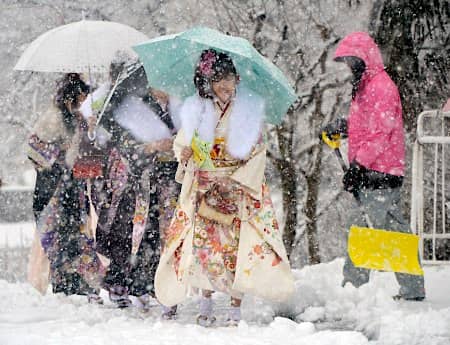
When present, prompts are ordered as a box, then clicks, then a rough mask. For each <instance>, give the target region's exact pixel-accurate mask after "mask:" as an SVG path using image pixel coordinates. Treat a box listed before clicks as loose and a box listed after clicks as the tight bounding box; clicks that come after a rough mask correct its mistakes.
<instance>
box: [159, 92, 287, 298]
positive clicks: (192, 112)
mask: <svg viewBox="0 0 450 345" xmlns="http://www.w3.org/2000/svg"><path fill="white" fill-rule="evenodd" d="M220 115H223V116H222V117H221V119H219V117H220ZM263 118H264V102H263V100H262V99H261V98H260V97H259V96H258V95H256V94H254V93H251V92H249V91H248V90H245V89H238V90H237V94H236V97H235V99H234V101H233V103H232V104H231V107H230V109H229V110H228V111H227V113H225V114H221V111H220V109H218V108H217V106H215V105H214V103H213V101H211V100H206V99H201V98H200V97H198V96H193V97H191V98H188V99H187V100H186V101H185V104H184V105H183V107H182V110H181V119H182V129H181V130H180V132H179V134H178V136H177V138H176V140H175V143H174V150H175V153H176V155H177V156H178V157H179V154H180V152H181V149H182V148H183V147H184V146H189V143H190V141H191V138H192V135H193V133H194V131H197V132H198V134H199V136H200V137H201V139H203V140H205V141H209V142H212V143H214V145H213V150H212V151H211V158H212V160H213V162H214V164H215V166H216V168H215V169H214V170H212V171H204V170H199V169H198V167H196V165H195V163H194V162H193V160H192V159H191V160H190V161H189V162H188V163H187V164H186V165H185V166H183V165H182V164H180V165H179V171H178V174H177V179H178V181H179V182H180V183H182V190H181V193H180V197H179V200H178V203H179V204H178V207H177V210H176V212H175V215H174V217H173V219H172V222H171V224H170V226H169V228H168V229H166V230H165V232H164V247H163V248H162V253H161V258H160V262H159V266H158V270H157V272H156V277H155V290H156V295H157V298H158V300H159V301H160V302H161V303H162V304H164V305H167V306H172V305H175V304H178V303H180V302H182V301H183V300H184V299H185V298H186V296H187V295H188V294H189V291H190V288H192V287H195V288H201V289H207V290H215V291H222V292H225V293H227V294H229V295H231V296H233V297H236V298H242V295H243V294H252V295H255V296H259V297H262V298H267V299H271V300H275V301H282V300H285V299H286V298H288V297H289V295H290V294H291V293H292V292H293V289H294V287H293V278H292V274H291V271H290V266H289V261H288V258H287V255H286V250H285V248H284V245H283V241H282V234H281V231H280V229H279V227H278V223H277V220H276V217H275V211H274V208H273V205H272V201H271V199H270V195H269V189H268V187H267V185H266V183H265V178H264V169H265V162H266V150H265V147H264V144H263V143H262V142H261V131H262V120H263ZM218 177H226V178H227V181H229V187H230V189H231V190H232V191H233V192H232V195H233V201H234V203H235V204H236V205H237V206H238V212H237V214H236V216H235V218H234V221H233V224H232V225H231V226H226V225H223V224H220V223H217V222H214V221H211V220H208V219H205V218H203V217H201V216H200V215H199V214H198V213H197V210H198V206H199V203H200V200H201V198H202V196H203V195H204V193H205V192H206V191H207V190H208V189H209V188H211V186H212V185H213V184H214V183H215V181H216V179H217V178H218Z"/></svg>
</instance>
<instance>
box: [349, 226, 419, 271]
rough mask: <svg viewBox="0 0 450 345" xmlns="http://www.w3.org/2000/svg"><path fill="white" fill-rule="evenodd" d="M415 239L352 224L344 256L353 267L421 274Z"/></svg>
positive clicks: (405, 234) (413, 236)
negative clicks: (346, 251) (348, 258)
mask: <svg viewBox="0 0 450 345" xmlns="http://www.w3.org/2000/svg"><path fill="white" fill-rule="evenodd" d="M418 249H419V236H417V235H413V234H408V233H403V232H396V231H388V230H381V229H372V228H365V227H358V226H356V225H352V226H351V227H350V233H349V237H348V248H347V250H348V255H349V257H350V259H351V260H352V262H353V264H354V265H355V266H356V267H361V268H368V269H373V270H380V271H389V272H398V273H408V274H413V275H423V270H422V267H421V265H420V262H419V252H418Z"/></svg>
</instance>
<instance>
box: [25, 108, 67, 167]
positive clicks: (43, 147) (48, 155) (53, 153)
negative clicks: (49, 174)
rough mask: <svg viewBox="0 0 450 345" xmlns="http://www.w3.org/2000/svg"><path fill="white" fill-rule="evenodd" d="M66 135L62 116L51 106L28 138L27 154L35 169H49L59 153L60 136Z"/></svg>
mask: <svg viewBox="0 0 450 345" xmlns="http://www.w3.org/2000/svg"><path fill="white" fill-rule="evenodd" d="M66 135H67V133H66V131H65V128H64V125H63V123H62V116H61V114H60V113H59V111H58V110H57V109H55V108H54V107H51V108H50V109H48V110H47V111H46V112H45V113H44V114H43V115H42V116H41V117H40V118H39V119H38V121H37V122H36V124H35V126H34V129H33V134H32V135H31V136H30V137H29V139H28V147H27V155H28V158H29V159H30V160H31V161H32V162H33V164H34V165H35V167H36V169H40V170H41V169H50V168H51V167H52V166H53V164H54V163H55V161H56V159H57V158H58V156H59V154H60V145H59V143H60V141H61V138H63V137H65V136H66Z"/></svg>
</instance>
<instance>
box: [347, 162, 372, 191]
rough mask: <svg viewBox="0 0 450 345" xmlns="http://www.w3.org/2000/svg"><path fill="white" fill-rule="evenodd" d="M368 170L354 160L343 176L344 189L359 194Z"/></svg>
mask: <svg viewBox="0 0 450 345" xmlns="http://www.w3.org/2000/svg"><path fill="white" fill-rule="evenodd" d="M366 172H367V169H366V168H365V167H363V166H362V165H360V164H358V163H357V162H356V161H353V162H352V163H351V164H350V168H348V169H347V171H346V172H345V174H344V177H343V178H342V183H343V184H344V189H345V190H346V191H347V192H350V193H356V194H357V193H358V191H359V190H360V189H361V188H362V187H363V186H364V184H365V182H366V181H365V180H366Z"/></svg>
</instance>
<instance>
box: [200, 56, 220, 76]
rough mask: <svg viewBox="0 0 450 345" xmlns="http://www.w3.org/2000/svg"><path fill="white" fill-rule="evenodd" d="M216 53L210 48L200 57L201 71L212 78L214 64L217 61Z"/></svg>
mask: <svg viewBox="0 0 450 345" xmlns="http://www.w3.org/2000/svg"><path fill="white" fill-rule="evenodd" d="M216 60H217V56H216V53H215V52H214V51H212V50H208V51H207V52H205V53H204V54H202V56H201V57H200V62H199V64H198V67H199V70H200V73H201V74H202V75H203V76H204V77H206V78H210V77H211V76H212V74H213V65H214V62H216Z"/></svg>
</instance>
